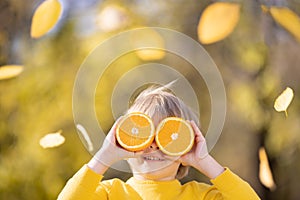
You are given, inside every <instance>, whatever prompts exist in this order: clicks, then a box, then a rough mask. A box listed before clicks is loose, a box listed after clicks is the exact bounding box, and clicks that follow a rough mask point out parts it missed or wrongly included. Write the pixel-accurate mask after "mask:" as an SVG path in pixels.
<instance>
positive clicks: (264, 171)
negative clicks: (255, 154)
mask: <svg viewBox="0 0 300 200" xmlns="http://www.w3.org/2000/svg"><path fill="white" fill-rule="evenodd" d="M259 161H260V163H259V180H260V182H261V183H262V184H263V185H264V186H266V187H267V188H269V189H271V190H275V189H276V185H275V182H274V180H273V175H272V171H271V169H270V165H269V161H268V156H267V153H266V150H265V148H264V147H261V148H260V149H259Z"/></svg>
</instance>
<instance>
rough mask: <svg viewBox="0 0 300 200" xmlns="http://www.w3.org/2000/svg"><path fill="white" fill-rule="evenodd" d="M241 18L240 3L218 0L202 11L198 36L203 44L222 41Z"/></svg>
mask: <svg viewBox="0 0 300 200" xmlns="http://www.w3.org/2000/svg"><path fill="white" fill-rule="evenodd" d="M239 19H240V5H239V4H238V3H229V2H216V3H213V4H211V5H209V6H208V7H207V8H206V9H205V10H204V11H203V13H202V16H201V18H200V21H199V24H198V38H199V41H200V42H201V43H203V44H210V43H214V42H217V41H220V40H222V39H224V38H226V37H227V36H228V35H230V34H231V33H232V32H233V30H234V28H235V26H236V25H237V23H238V21H239Z"/></svg>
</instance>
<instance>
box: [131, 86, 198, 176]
mask: <svg viewBox="0 0 300 200" xmlns="http://www.w3.org/2000/svg"><path fill="white" fill-rule="evenodd" d="M172 84H173V82H171V83H169V84H167V85H165V86H157V85H153V86H150V87H148V88H146V89H145V90H143V91H142V92H141V93H140V94H139V95H138V96H137V97H136V99H135V100H134V102H133V104H132V105H131V106H130V108H129V109H128V110H127V113H132V112H142V113H144V114H146V115H148V116H150V117H151V118H152V119H153V118H156V119H159V120H162V119H164V118H167V117H180V118H182V119H185V120H190V121H191V120H193V121H194V122H195V123H196V124H198V125H199V120H198V117H197V116H196V114H195V113H194V112H193V111H192V110H191V109H190V108H189V107H188V106H187V105H186V104H185V103H184V102H183V101H182V100H181V99H180V98H178V97H177V96H176V95H175V94H174V93H173V92H172V91H171V90H170V86H171V85H172ZM188 170H189V167H188V166H183V165H182V164H181V165H180V166H179V168H178V171H177V175H176V178H177V179H181V178H183V177H185V176H186V175H187V174H188Z"/></svg>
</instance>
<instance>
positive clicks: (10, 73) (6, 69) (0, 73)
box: [0, 65, 24, 80]
mask: <svg viewBox="0 0 300 200" xmlns="http://www.w3.org/2000/svg"><path fill="white" fill-rule="evenodd" d="M23 69H24V68H23V66H21V65H4V66H1V67H0V80H4V79H9V78H14V77H16V76H18V75H19V74H20V73H21V72H22V71H23Z"/></svg>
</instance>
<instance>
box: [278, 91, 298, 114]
mask: <svg viewBox="0 0 300 200" xmlns="http://www.w3.org/2000/svg"><path fill="white" fill-rule="evenodd" d="M293 97H294V91H293V90H292V89H291V88H289V87H287V88H286V89H285V90H284V91H283V92H282V93H281V94H280V95H279V96H278V97H277V98H276V100H275V103H274V108H275V110H276V111H277V112H282V111H284V112H285V114H286V116H287V115H288V114H287V109H288V107H289V105H290V104H291V102H292V100H293Z"/></svg>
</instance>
